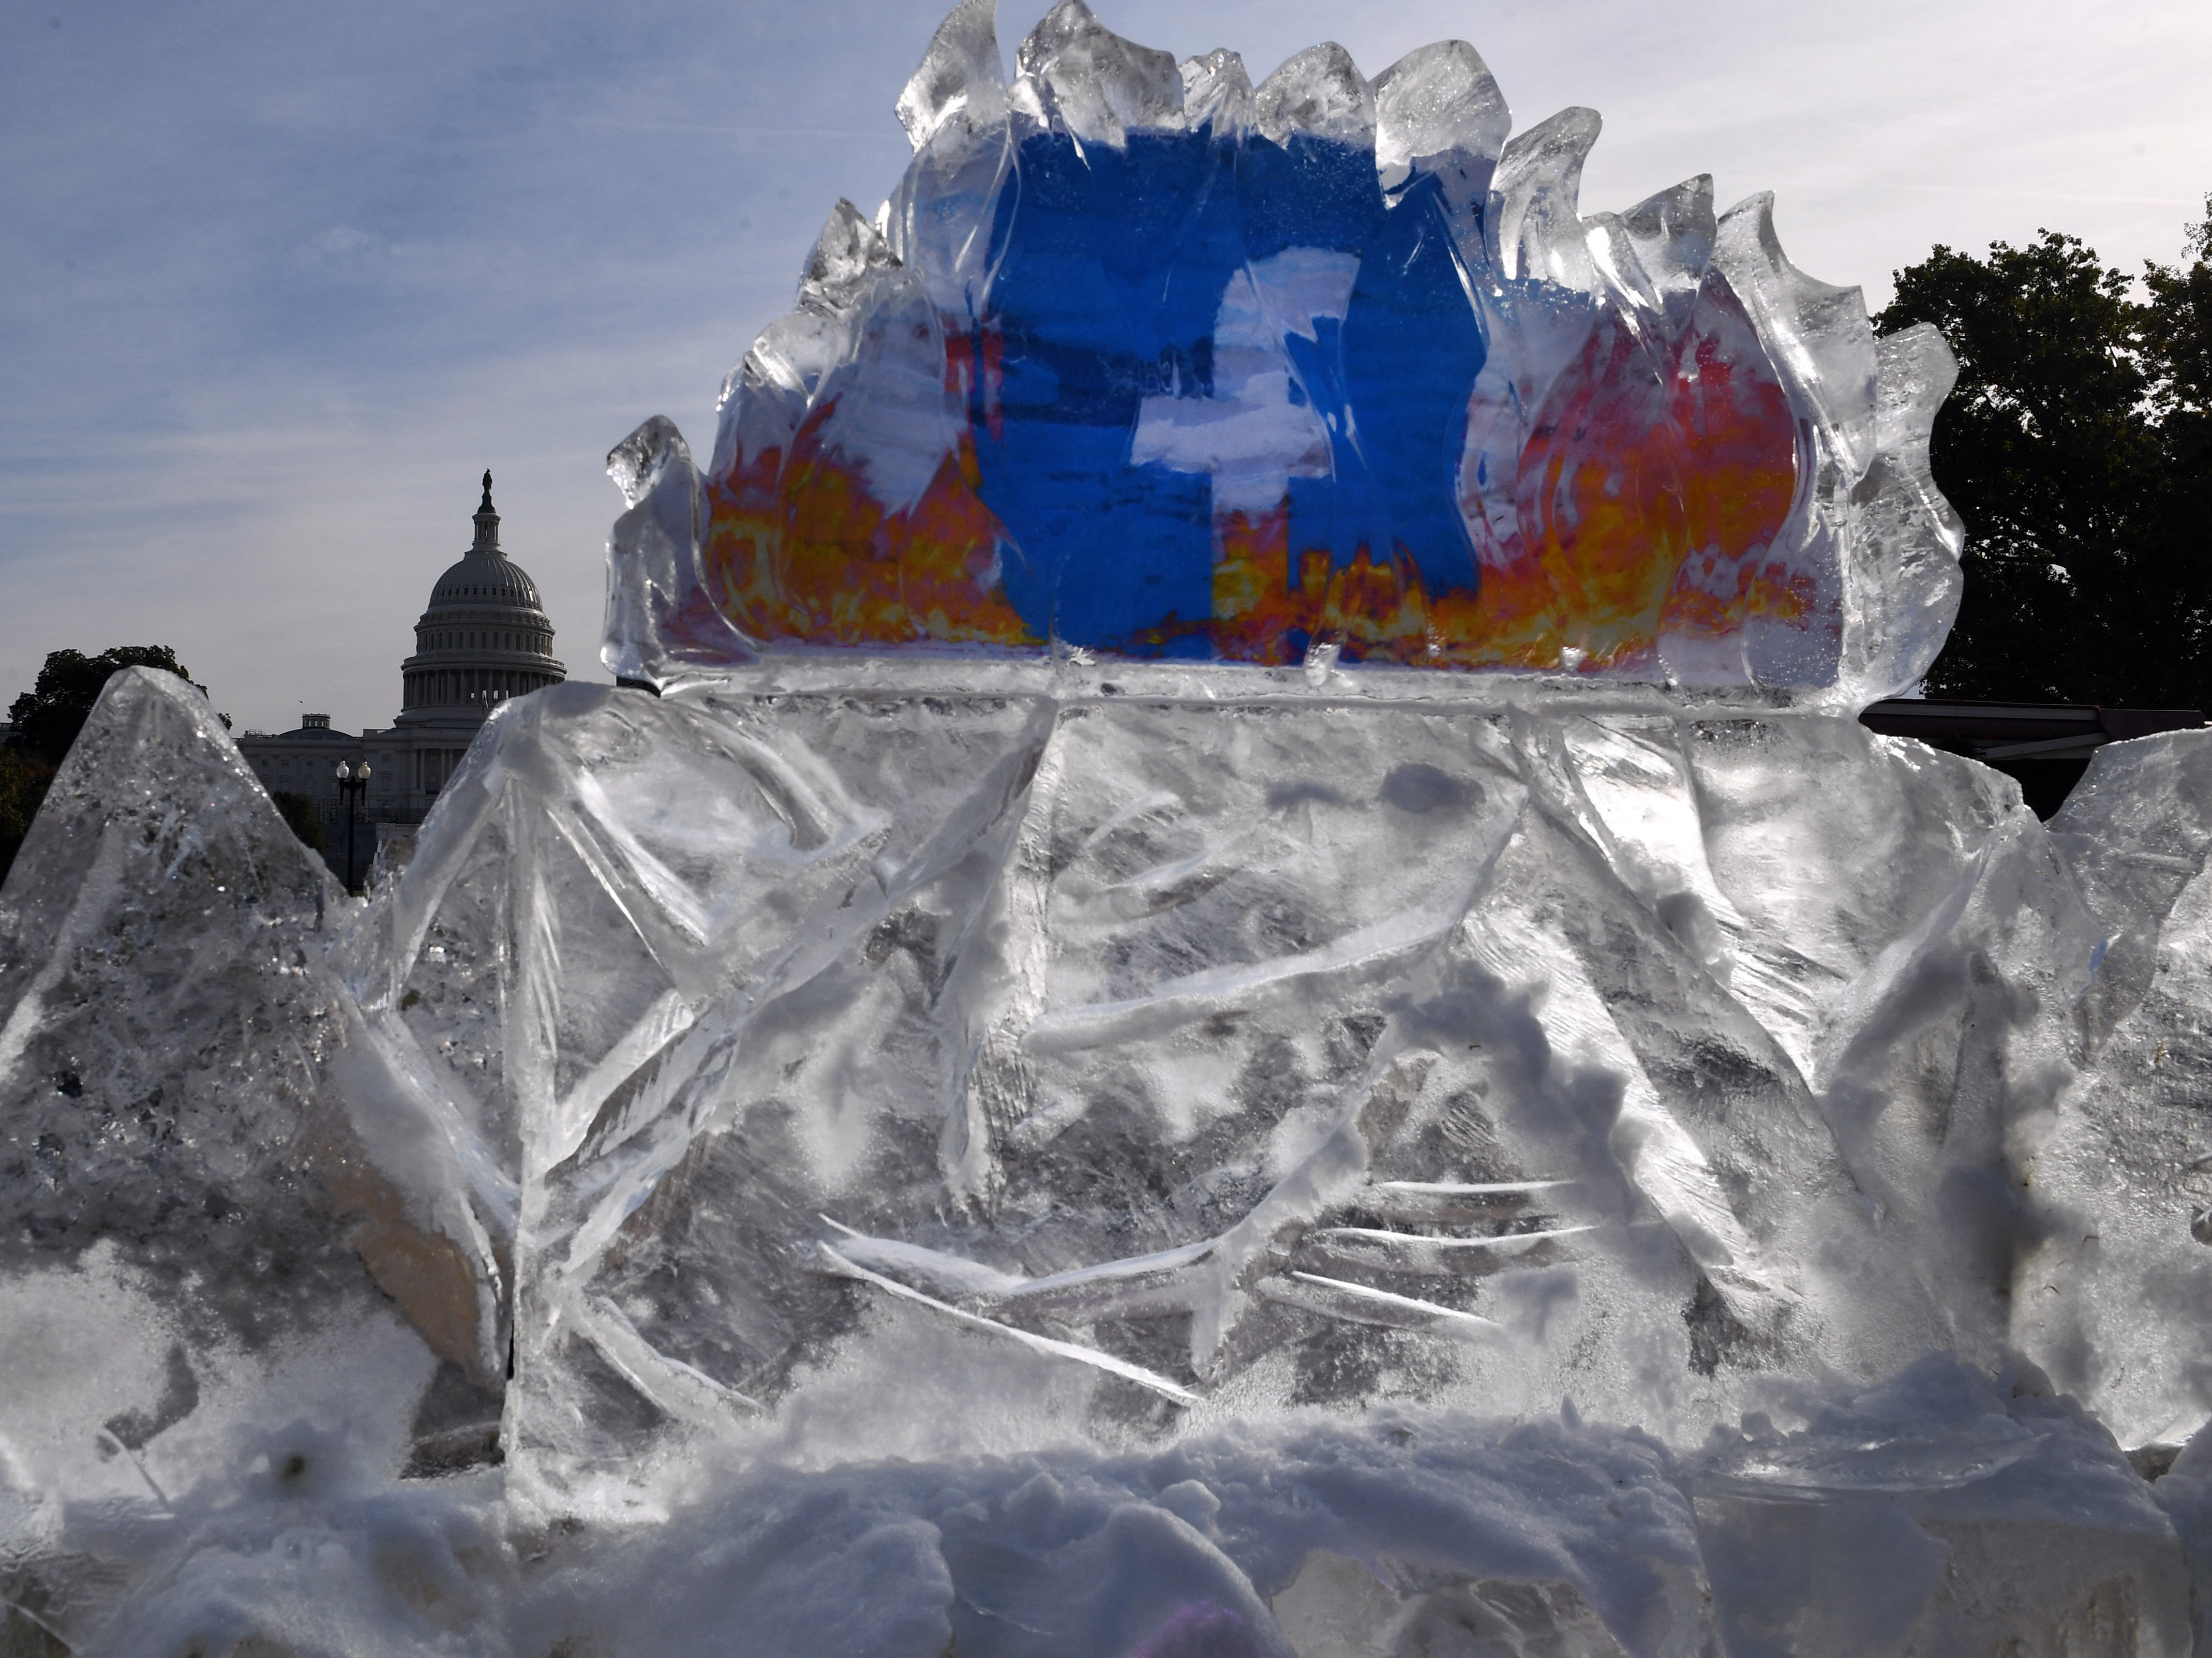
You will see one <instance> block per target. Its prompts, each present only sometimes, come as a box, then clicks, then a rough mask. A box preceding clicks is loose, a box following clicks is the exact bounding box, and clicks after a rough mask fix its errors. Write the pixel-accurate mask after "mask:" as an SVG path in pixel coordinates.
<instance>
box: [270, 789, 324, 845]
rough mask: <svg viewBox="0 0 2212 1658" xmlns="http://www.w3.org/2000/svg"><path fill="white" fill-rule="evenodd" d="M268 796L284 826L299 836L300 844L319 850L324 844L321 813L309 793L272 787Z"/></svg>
mask: <svg viewBox="0 0 2212 1658" xmlns="http://www.w3.org/2000/svg"><path fill="white" fill-rule="evenodd" d="M269 798H270V800H271V801H273V802H274V803H275V804H276V811H277V812H278V814H279V815H280V816H282V817H283V819H284V826H285V827H286V828H287V829H290V830H291V831H292V833H293V834H294V835H297V836H299V838H300V841H301V845H303V846H305V847H307V849H308V850H309V851H310V852H321V851H322V850H324V848H325V846H326V844H327V843H326V842H325V840H324V838H323V820H322V815H321V814H320V813H319V812H318V811H316V810H315V802H314V799H313V796H311V795H305V794H295V793H292V792H291V791H290V790H289V789H274V790H271V791H270V795H269Z"/></svg>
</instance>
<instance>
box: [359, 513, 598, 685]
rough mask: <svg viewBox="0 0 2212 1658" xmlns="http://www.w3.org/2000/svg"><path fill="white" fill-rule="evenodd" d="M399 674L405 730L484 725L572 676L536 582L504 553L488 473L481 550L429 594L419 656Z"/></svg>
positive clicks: (419, 630)
mask: <svg viewBox="0 0 2212 1658" xmlns="http://www.w3.org/2000/svg"><path fill="white" fill-rule="evenodd" d="M400 674H401V680H402V683H403V687H404V689H403V693H402V695H403V705H402V708H401V712H400V714H399V723H400V724H401V725H403V726H405V725H411V724H415V723H418V722H420V721H422V720H426V719H435V718H440V717H441V716H443V717H450V716H451V715H453V714H456V713H469V714H474V715H475V716H476V717H477V719H479V720H481V719H482V718H483V715H484V714H488V713H489V711H490V710H491V708H493V707H494V706H495V705H496V704H498V703H500V702H503V701H506V700H507V698H509V697H511V696H521V695H526V694H527V693H529V692H531V691H534V690H537V689H540V688H541V687H543V686H546V685H554V684H558V683H560V682H561V681H562V679H564V678H565V677H567V671H566V670H565V669H563V668H562V665H561V663H560V662H559V661H558V660H557V659H556V658H555V656H554V654H553V623H552V622H551V620H550V618H548V617H547V616H546V614H545V609H544V604H543V602H542V601H541V600H540V599H539V598H538V584H537V583H536V582H534V581H532V580H531V579H530V576H529V574H528V573H527V572H526V571H525V570H524V569H523V568H521V566H520V565H518V564H516V563H515V562H514V561H513V560H512V559H510V558H509V557H507V554H506V553H505V552H504V551H503V550H501V547H500V544H499V513H498V512H497V510H496V509H495V508H494V507H493V506H492V504H491V474H490V473H489V472H486V473H485V474H484V476H483V503H482V504H481V505H479V506H478V507H477V512H476V544H475V545H473V546H472V547H471V548H470V549H469V550H468V552H467V554H466V555H465V556H463V557H462V559H461V560H460V562H459V563H457V564H454V565H453V566H452V567H451V568H448V569H447V571H446V573H445V574H443V575H441V576H440V577H439V578H438V580H437V583H436V585H435V586H433V587H432V588H431V589H430V604H429V608H428V609H427V610H424V611H423V612H422V617H421V619H420V620H419V621H417V622H416V624H415V654H414V655H412V656H410V657H409V658H408V659H407V660H406V661H405V662H404V663H403V664H401V665H400Z"/></svg>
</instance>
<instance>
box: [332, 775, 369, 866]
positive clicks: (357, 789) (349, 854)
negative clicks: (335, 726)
mask: <svg viewBox="0 0 2212 1658" xmlns="http://www.w3.org/2000/svg"><path fill="white" fill-rule="evenodd" d="M367 789H368V761H366V760H364V761H362V762H361V768H360V769H359V770H357V771H356V769H355V768H352V767H350V766H349V765H347V764H346V762H344V761H343V760H341V761H339V762H338V793H340V794H341V795H343V796H344V797H345V803H346V873H345V887H346V890H347V891H348V892H351V891H353V890H354V884H353V818H354V811H355V810H356V808H357V807H358V806H359V805H361V797H362V793H364V792H365V791H366V790H367Z"/></svg>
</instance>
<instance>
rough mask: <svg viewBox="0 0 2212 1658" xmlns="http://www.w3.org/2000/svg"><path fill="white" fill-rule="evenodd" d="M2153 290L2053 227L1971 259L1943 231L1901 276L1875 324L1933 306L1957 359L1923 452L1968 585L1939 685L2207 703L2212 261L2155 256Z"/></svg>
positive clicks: (1935, 688) (1966, 690) (1883, 327)
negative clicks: (2169, 264)
mask: <svg viewBox="0 0 2212 1658" xmlns="http://www.w3.org/2000/svg"><path fill="white" fill-rule="evenodd" d="M2208 220H2212V203H2208ZM2200 231H2201V228H2196V230H2193V231H2192V234H2193V236H2195V237H2196V239H2197V242H2198V244H2199V247H2198V250H2197V251H2201V240H2202V238H2201V234H2198V232H2200ZM2145 287H2146V288H2147V289H2148V297H2147V298H2143V299H2138V298H2136V296H2135V293H2134V284H2133V283H2132V282H2130V279H2129V277H2128V276H2127V275H2126V274H2125V273H2124V272H2123V271H2120V270H2112V269H2107V268H2106V266H2105V265H2104V264H2103V263H2102V261H2100V259H2099V258H2098V257H2097V255H2096V253H2095V252H2093V250H2091V249H2090V248H2089V247H2087V246H2086V245H2084V244H2083V243H2082V242H2081V240H2080V239H2079V238H2077V237H2073V236H2067V235H2062V234H2057V233H2056V232H2052V231H2048V230H2046V231H2044V232H2042V233H2041V234H2040V236H2039V240H2036V241H2034V242H2032V243H2030V244H2029V245H2027V246H2025V247H2014V246H2009V245H2008V244H2006V243H2003V242H1996V243H1992V244H1991V245H1990V251H1989V255H1988V257H1987V258H1981V259H1978V258H1973V257H1972V255H1970V254H1966V253H1960V252H1954V251H1953V250H1952V249H1950V248H1948V247H1942V246H1938V247H1936V249H1934V250H1933V251H1932V252H1930V253H1929V256H1928V258H1926V259H1925V260H1923V261H1922V262H1921V263H1920V264H1916V265H1913V266H1911V267H1910V268H1909V269H1907V270H1901V271H1899V272H1898V273H1897V296H1896V298H1895V300H1894V301H1893V302H1892V303H1891V305H1890V306H1889V307H1888V308H1887V310H1885V311H1884V312H1883V313H1881V316H1880V317H1878V318H1877V319H1875V325H1876V327H1877V328H1878V329H1879V330H1880V331H1881V332H1883V333H1891V332H1894V331H1897V330H1898V329H1900V328H1904V327H1905V326H1907V325H1911V324H1912V323H1916V322H1929V323H1933V324H1935V325H1936V327H1937V328H1939V329H1941V330H1942V332H1943V336H1944V337H1945V338H1946V339H1947V340H1948V341H1949V342H1950V344H1951V349H1953V351H1954V352H1955V353H1956V354H1957V355H1958V358H1959V386H1958V389H1957V391H1956V392H1954V393H1953V395H1952V397H1951V399H1950V401H1949V402H1948V403H1947V404H1945V405H1944V407H1943V410H1942V414H1941V415H1939V416H1937V419H1936V435H1935V442H1934V453H1933V460H1934V465H1935V471H1936V483H1938V484H1939V485H1941V486H1942V489H1943V492H1944V493H1945V494H1946V495H1948V496H1949V497H1950V499H1951V502H1952V504H1953V505H1954V506H1955V507H1957V508H1958V509H1959V513H1960V516H1961V517H1962V518H1964V519H1966V536H1967V539H1966V551H1965V555H1964V563H1965V567H1966V598H1965V600H1964V602H1963V604H1961V605H1960V612H1959V622H1958V625H1957V626H1956V627H1955V628H1954V629H1953V630H1952V635H1951V642H1950V644H1949V645H1948V647H1946V648H1945V650H1944V653H1943V654H1942V657H1941V658H1940V659H1938V660H1937V662H1936V665H1935V667H1934V668H1933V669H1932V670H1931V671H1929V676H1928V689H1929V691H1930V692H1931V693H1934V694H1936V695H1954V696H1971V697H1990V698H1996V699H2000V700H2005V701H2067V702H2096V703H2101V704H2104V705H2106V706H2108V707H2109V706H2116V705H2120V704H2132V705H2135V706H2137V707H2176V706H2179V707H2198V706H2202V705H2203V702H2204V701H2205V700H2206V697H2207V695H2208V692H2212V683H2208V681H2212V549H2209V548H2208V546H2207V544H2206V529H2205V526H2206V525H2207V523H2208V519H2207V518H2206V513H2205V509H2206V507H2207V506H2208V504H2212V493H2208V486H2212V427H2208V416H2207V413H2206V410H2207V408H2208V398H2212V356H2208V355H2207V344H2208V342H2212V270H2208V268H2207V267H2206V265H2205V264H2204V263H2203V260H2202V259H2201V258H2200V259H2198V260H2197V263H2196V264H2195V265H2194V267H2193V268H2192V269H2191V270H2186V271H2183V270H2167V269H2166V268H2164V267H2162V266H2160V265H2157V264H2153V265H2151V266H2150V267H2149V268H2148V272H2147V274H2146V277H2145Z"/></svg>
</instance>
